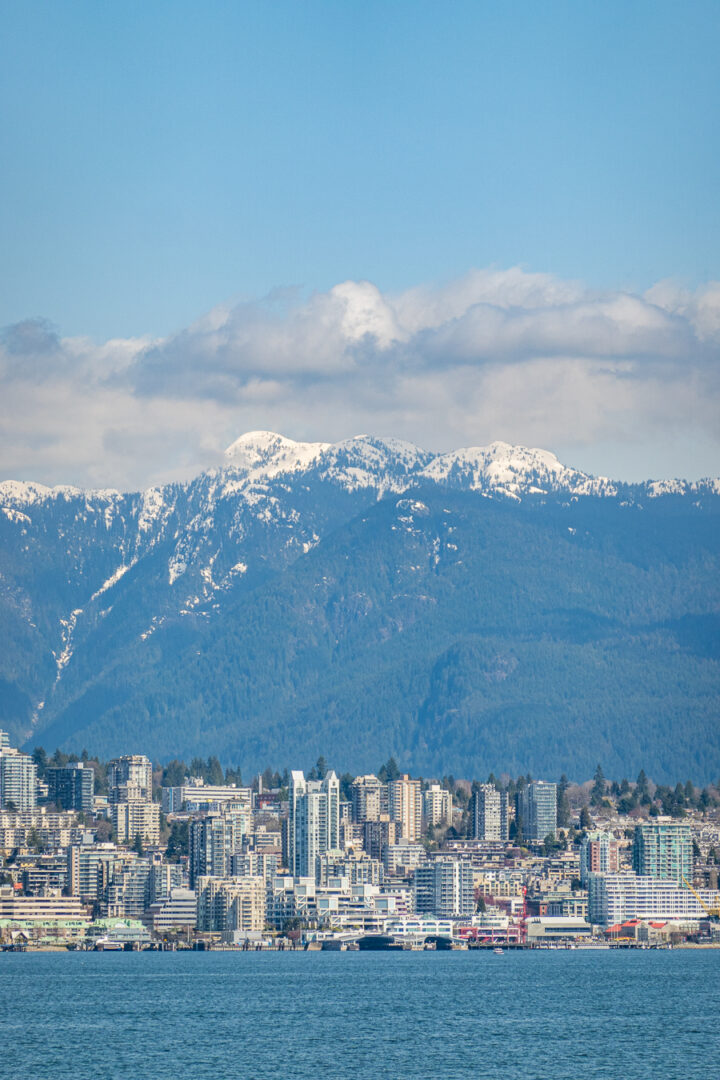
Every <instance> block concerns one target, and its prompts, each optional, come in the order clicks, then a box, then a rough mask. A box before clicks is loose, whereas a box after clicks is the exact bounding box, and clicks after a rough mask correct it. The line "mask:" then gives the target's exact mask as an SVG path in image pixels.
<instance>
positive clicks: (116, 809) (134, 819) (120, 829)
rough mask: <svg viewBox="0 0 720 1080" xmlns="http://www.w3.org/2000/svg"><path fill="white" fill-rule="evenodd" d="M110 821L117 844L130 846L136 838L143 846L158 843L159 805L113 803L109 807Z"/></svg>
mask: <svg viewBox="0 0 720 1080" xmlns="http://www.w3.org/2000/svg"><path fill="white" fill-rule="evenodd" d="M110 820H111V821H112V827H113V831H114V833H115V839H116V840H117V842H118V844H132V843H133V842H134V840H135V839H136V837H138V836H139V837H140V839H141V841H142V842H143V843H145V844H158V843H159V842H160V804H159V803H152V802H140V801H133V802H115V803H113V804H112V806H111V807H110Z"/></svg>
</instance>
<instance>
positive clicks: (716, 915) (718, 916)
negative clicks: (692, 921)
mask: <svg viewBox="0 0 720 1080" xmlns="http://www.w3.org/2000/svg"><path fill="white" fill-rule="evenodd" d="M683 881H684V882H685V885H686V886H687V888H688V889H689V890H690V892H691V893H692V894H693V896H694V897H695V899H696V900H697V902H698V904H699V905H700V907H701V908H702V909H703V911H704V912H705V913H706V915H707V916H708V918H709V919H714V920H716V921H720V906H716V907H708V905H707V904H706V903H705V901H704V900H703V898H702V896H701V895H700V893H699V892H698V891H697V889H694V888H693V887H692V885H691V884H690V882H689V881H688V879H687V878H686V877H685V875H684V874H683Z"/></svg>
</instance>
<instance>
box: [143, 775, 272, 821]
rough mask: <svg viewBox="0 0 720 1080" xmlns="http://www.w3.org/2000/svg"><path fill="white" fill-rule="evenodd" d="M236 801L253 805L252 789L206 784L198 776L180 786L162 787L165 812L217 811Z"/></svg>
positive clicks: (231, 785) (192, 812) (163, 809)
mask: <svg viewBox="0 0 720 1080" xmlns="http://www.w3.org/2000/svg"><path fill="white" fill-rule="evenodd" d="M235 802H239V803H246V804H247V806H248V808H249V807H250V806H251V805H252V791H251V789H250V788H239V787H235V785H234V784H230V785H228V786H227V787H219V786H216V785H212V784H206V783H205V782H204V780H202V779H200V778H197V777H194V778H193V779H192V780H191V781H190V782H189V783H187V784H181V785H180V786H179V787H164V788H162V811H163V814H178V813H180V811H181V810H186V811H187V812H188V813H191V814H194V813H197V812H198V811H201V810H209V811H217V810H220V809H221V808H222V807H223V806H224V805H225V804H226V803H235Z"/></svg>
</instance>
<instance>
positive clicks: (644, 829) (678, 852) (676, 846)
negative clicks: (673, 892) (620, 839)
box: [633, 825, 693, 885]
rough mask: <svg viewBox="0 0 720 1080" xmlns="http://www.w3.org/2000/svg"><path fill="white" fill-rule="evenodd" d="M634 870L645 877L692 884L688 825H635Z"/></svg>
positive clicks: (690, 841)
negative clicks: (685, 881) (684, 880)
mask: <svg viewBox="0 0 720 1080" xmlns="http://www.w3.org/2000/svg"><path fill="white" fill-rule="evenodd" d="M633 870H634V871H635V873H636V874H639V875H641V876H645V877H654V878H664V879H667V880H669V881H677V882H678V884H680V885H682V883H683V878H685V879H686V880H687V881H692V874H693V850H692V833H691V832H690V826H689V825H638V826H637V827H636V829H635V837H634V841H633Z"/></svg>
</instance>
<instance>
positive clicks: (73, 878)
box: [67, 844, 121, 902]
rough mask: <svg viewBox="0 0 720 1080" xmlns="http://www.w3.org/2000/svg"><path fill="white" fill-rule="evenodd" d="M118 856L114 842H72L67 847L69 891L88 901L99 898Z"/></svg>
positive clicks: (108, 881)
mask: <svg viewBox="0 0 720 1080" xmlns="http://www.w3.org/2000/svg"><path fill="white" fill-rule="evenodd" d="M120 858H121V852H120V851H119V850H118V848H117V847H116V846H115V844H73V845H72V846H71V847H69V848H68V849H67V882H68V885H69V887H70V892H71V893H72V894H73V895H74V896H80V897H81V898H82V899H83V900H85V901H88V902H91V901H97V900H100V899H101V898H102V897H103V896H104V895H105V890H106V889H107V886H108V884H109V883H110V878H111V877H112V873H113V869H114V866H115V863H116V862H117V861H118V859H120Z"/></svg>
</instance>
